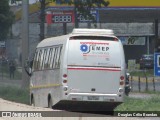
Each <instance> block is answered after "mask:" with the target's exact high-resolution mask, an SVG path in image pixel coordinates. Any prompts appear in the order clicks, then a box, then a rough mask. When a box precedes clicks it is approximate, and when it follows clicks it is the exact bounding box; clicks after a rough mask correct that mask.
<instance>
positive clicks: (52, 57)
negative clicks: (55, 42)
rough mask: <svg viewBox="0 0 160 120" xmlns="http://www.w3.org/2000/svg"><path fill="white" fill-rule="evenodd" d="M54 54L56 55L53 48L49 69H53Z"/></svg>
mask: <svg viewBox="0 0 160 120" xmlns="http://www.w3.org/2000/svg"><path fill="white" fill-rule="evenodd" d="M54 54H55V48H53V50H52V53H51V56H50V63H49V68H50V69H52V63H53V59H54Z"/></svg>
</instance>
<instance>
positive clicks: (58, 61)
mask: <svg viewBox="0 0 160 120" xmlns="http://www.w3.org/2000/svg"><path fill="white" fill-rule="evenodd" d="M61 51H62V46H60V47H59V48H58V53H57V59H56V63H55V68H59V67H60V58H61Z"/></svg>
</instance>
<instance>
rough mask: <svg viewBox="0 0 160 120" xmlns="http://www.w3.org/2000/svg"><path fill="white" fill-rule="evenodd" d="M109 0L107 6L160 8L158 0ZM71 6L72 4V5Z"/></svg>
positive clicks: (57, 5)
mask: <svg viewBox="0 0 160 120" xmlns="http://www.w3.org/2000/svg"><path fill="white" fill-rule="evenodd" d="M57 1H58V0H57ZM106 1H109V2H110V4H109V6H108V7H116V8H121V7H125V8H126V7H127V8H130V7H144V8H147V7H148V8H155V7H158V8H160V0H106ZM49 6H52V7H62V6H65V7H66V6H70V5H67V4H60V3H59V4H56V3H55V2H52V3H50V4H49ZM72 7H73V5H72Z"/></svg>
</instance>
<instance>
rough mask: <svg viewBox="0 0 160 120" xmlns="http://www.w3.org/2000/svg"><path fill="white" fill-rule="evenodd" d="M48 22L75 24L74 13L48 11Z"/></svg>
mask: <svg viewBox="0 0 160 120" xmlns="http://www.w3.org/2000/svg"><path fill="white" fill-rule="evenodd" d="M46 22H47V23H48V24H52V23H74V12H73V11H53V12H52V11H47V13H46Z"/></svg>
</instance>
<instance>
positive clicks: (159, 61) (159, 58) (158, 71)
mask: <svg viewBox="0 0 160 120" xmlns="http://www.w3.org/2000/svg"><path fill="white" fill-rule="evenodd" d="M154 75H155V76H160V53H154Z"/></svg>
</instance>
